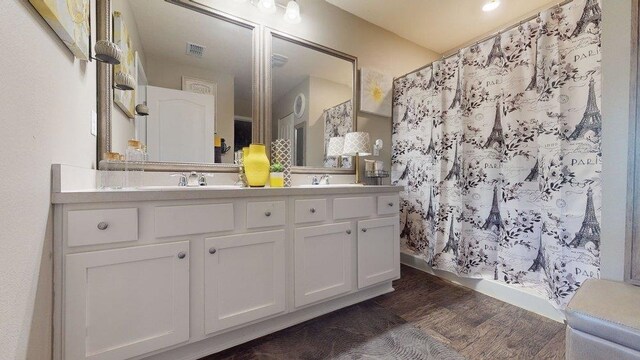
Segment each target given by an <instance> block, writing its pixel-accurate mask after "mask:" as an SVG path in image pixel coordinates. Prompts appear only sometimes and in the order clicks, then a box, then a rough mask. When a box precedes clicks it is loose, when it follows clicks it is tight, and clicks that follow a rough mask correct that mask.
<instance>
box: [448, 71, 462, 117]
mask: <svg viewBox="0 0 640 360" xmlns="http://www.w3.org/2000/svg"><path fill="white" fill-rule="evenodd" d="M457 72H458V81H457V84H456V93H455V95H454V96H453V101H452V102H451V106H449V110H452V109H454V108H455V107H456V106H460V105H461V104H462V75H461V74H460V70H458V71H457Z"/></svg>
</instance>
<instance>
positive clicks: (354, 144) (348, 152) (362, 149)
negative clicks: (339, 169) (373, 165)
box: [342, 132, 371, 156]
mask: <svg viewBox="0 0 640 360" xmlns="http://www.w3.org/2000/svg"><path fill="white" fill-rule="evenodd" d="M342 155H345V156H355V155H361V156H366V155H371V139H370V137H369V133H366V132H350V133H347V135H345V137H344V149H343V151H342Z"/></svg>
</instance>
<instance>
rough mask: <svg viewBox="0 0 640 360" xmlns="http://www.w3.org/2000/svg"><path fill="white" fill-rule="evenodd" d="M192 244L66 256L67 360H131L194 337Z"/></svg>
mask: <svg viewBox="0 0 640 360" xmlns="http://www.w3.org/2000/svg"><path fill="white" fill-rule="evenodd" d="M188 252H189V242H187V241H184V242H177V243H170V244H162V245H150V246H139V247H131V248H125V249H117V250H105V251H95V252H88V253H80V254H72V255H67V256H66V258H65V262H66V263H65V283H64V288H65V299H64V304H65V305H64V306H65V308H64V311H65V323H64V329H65V349H64V351H65V356H64V358H65V359H94V360H98V359H100V360H108V359H128V358H130V357H134V356H138V355H141V354H145V353H148V352H151V351H154V350H158V349H162V348H165V347H167V346H171V345H175V344H178V343H181V342H184V341H187V340H188V339H189V256H188V255H189V254H188Z"/></svg>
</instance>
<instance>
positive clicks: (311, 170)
mask: <svg viewBox="0 0 640 360" xmlns="http://www.w3.org/2000/svg"><path fill="white" fill-rule="evenodd" d="M273 38H277V39H280V40H285V41H289V42H291V43H294V44H297V45H300V46H304V47H306V48H309V49H312V50H315V51H318V52H321V53H324V54H327V55H331V56H335V57H337V58H340V59H343V60H346V61H349V62H351V63H352V64H353V80H352V83H353V99H352V102H353V131H357V129H358V58H357V57H355V56H353V55H349V54H345V53H343V52H340V51H338V50H334V49H331V48H329V47H326V46H323V45H320V44H317V43H314V42H312V41H308V40H305V39H302V38H299V37H297V36H294V35H290V34H287V33H284V32H281V31H278V30H275V29H272V28H269V27H265V28H264V47H265V51H264V60H263V66H264V75H265V78H264V90H265V92H264V95H265V96H264V117H263V118H264V121H263V122H262V131H263V132H262V134H263V137H262V140H263V142H268V144H265V146H266V147H267V149H268V150H269V153H270V152H271V141H273V139H272V138H271V135H272V134H271V132H272V131H271V122H272V121H273V119H272V102H273V94H272V85H273V82H272V80H273V74H272V71H271V54H272V53H273V46H272V45H273V42H272V40H273ZM307 106H308V104H307ZM305 136H306V134H305ZM323 151H324V149H323ZM354 166H355V163H354ZM291 172H292V173H293V174H341V175H352V174H355V173H356V170H355V168H351V169H338V168H325V167H313V166H292V167H291Z"/></svg>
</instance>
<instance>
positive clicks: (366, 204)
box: [333, 196, 375, 220]
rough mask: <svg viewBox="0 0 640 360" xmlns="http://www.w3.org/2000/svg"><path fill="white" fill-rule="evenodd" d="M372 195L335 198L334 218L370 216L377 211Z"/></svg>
mask: <svg viewBox="0 0 640 360" xmlns="http://www.w3.org/2000/svg"><path fill="white" fill-rule="evenodd" d="M374 206H375V205H374V201H373V198H372V197H368V196H367V197H351V198H337V199H334V200H333V219H334V220H340V219H351V218H359V217H369V216H371V215H373V213H374V211H375V207H374Z"/></svg>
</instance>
